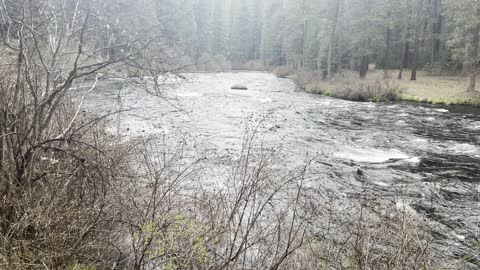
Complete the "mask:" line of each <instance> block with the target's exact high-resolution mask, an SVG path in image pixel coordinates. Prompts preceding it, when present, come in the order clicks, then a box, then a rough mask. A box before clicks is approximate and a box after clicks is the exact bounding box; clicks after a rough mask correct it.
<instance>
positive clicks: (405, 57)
mask: <svg viewBox="0 0 480 270" xmlns="http://www.w3.org/2000/svg"><path fill="white" fill-rule="evenodd" d="M407 31H408V29H407ZM408 39H409V35H408V33H407V34H406V38H405V43H404V45H403V50H402V58H401V59H400V72H399V73H398V79H399V80H401V79H403V69H404V68H408V55H409V51H410V42H409V40H408Z"/></svg>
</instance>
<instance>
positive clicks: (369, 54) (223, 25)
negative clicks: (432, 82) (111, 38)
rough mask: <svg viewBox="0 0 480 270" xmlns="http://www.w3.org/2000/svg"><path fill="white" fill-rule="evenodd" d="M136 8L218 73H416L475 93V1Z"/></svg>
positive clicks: (271, 0) (205, 3) (202, 1)
mask: <svg viewBox="0 0 480 270" xmlns="http://www.w3.org/2000/svg"><path fill="white" fill-rule="evenodd" d="M143 2H144V3H145V2H147V3H145V5H147V6H149V7H151V8H149V10H151V11H156V14H155V15H154V16H155V17H156V18H158V19H159V20H160V22H167V21H168V24H171V27H168V28H167V29H165V37H166V38H168V40H169V41H170V42H171V44H172V46H174V47H175V48H177V49H178V51H179V52H182V53H184V54H185V55H186V56H188V57H189V60H187V63H188V61H190V62H191V61H194V62H195V64H196V65H197V67H198V66H199V65H201V64H203V63H206V62H209V61H210V62H215V61H217V62H218V63H217V64H219V65H220V66H218V67H216V66H213V67H210V69H215V68H217V69H220V70H222V69H225V68H228V66H229V65H228V64H227V63H230V66H233V68H235V69H262V68H265V67H269V66H282V65H285V66H287V67H288V68H289V69H290V70H299V69H307V70H318V71H320V72H321V74H322V76H323V77H324V78H331V77H332V76H333V74H334V73H335V72H337V71H340V70H344V69H350V70H355V71H358V72H359V74H360V77H365V76H366V72H367V71H368V66H369V65H370V64H375V65H376V67H377V68H378V69H384V70H388V69H395V70H401V69H411V70H412V71H414V72H412V74H411V76H410V78H409V79H411V80H415V79H416V74H415V73H416V72H415V71H416V70H417V69H424V70H426V71H427V72H428V73H429V74H432V75H440V74H462V75H463V76H466V77H469V80H470V83H469V85H468V89H469V90H474V89H475V75H476V74H477V72H476V68H477V67H478V50H479V48H478V47H479V46H478V44H479V32H480V8H479V4H478V1H475V0H462V1H453V0H452V1H450V0H388V1H376V0H368V1H363V0H362V1H360V0H358V1H357V0H326V1H310V0H301V1H288V0H282V1H281V0H264V1H255V0H251V1H248V0H246V1H228V0H227V1H223V0H217V1H214V0H199V1H193V0H185V1H152V3H148V1H143ZM168 10H178V13H177V14H174V15H172V14H170V13H168ZM166 11H167V12H166ZM164 24H165V23H164ZM168 24H166V25H168ZM170 28H171V29H170ZM173 29H174V30H173ZM212 64H213V63H212ZM392 76H393V74H392ZM397 76H400V77H401V74H398V73H397V74H395V77H397Z"/></svg>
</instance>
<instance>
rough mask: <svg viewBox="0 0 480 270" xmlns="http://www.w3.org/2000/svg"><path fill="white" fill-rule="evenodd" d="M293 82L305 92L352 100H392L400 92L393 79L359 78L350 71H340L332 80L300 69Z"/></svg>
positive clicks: (398, 85) (397, 84)
mask: <svg viewBox="0 0 480 270" xmlns="http://www.w3.org/2000/svg"><path fill="white" fill-rule="evenodd" d="M295 83H296V84H297V85H298V86H299V87H300V88H302V89H304V90H305V91H307V92H311V93H318V94H324V95H329V96H333V97H337V98H342V99H348V100H354V101H394V100H397V99H398V97H399V95H400V94H401V93H402V89H401V87H400V84H399V83H398V82H396V81H394V80H389V79H375V80H361V79H357V78H356V75H355V74H354V73H353V72H351V71H343V72H340V73H338V74H336V75H335V78H333V79H332V80H325V79H324V78H323V77H322V75H321V74H319V73H318V72H316V71H302V72H298V73H297V74H296V76H295Z"/></svg>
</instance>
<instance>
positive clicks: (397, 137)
mask: <svg viewBox="0 0 480 270" xmlns="http://www.w3.org/2000/svg"><path fill="white" fill-rule="evenodd" d="M185 76H186V78H187V80H186V81H185V82H182V83H181V84H180V85H178V87H175V88H171V89H167V90H166V92H165V93H166V97H167V98H168V100H169V102H166V101H165V100H162V99H159V98H155V97H152V96H149V95H146V94H144V93H141V92H137V91H132V90H130V89H127V88H122V84H121V81H105V82H103V83H102V84H101V85H100V86H99V88H98V90H96V92H94V93H92V94H90V95H89V97H88V99H89V102H87V103H88V104H93V107H91V108H87V109H89V110H94V111H112V110H115V108H118V97H121V98H122V101H123V102H122V109H129V108H131V109H132V108H133V110H129V111H126V112H124V113H122V114H121V115H120V120H121V124H120V126H119V127H118V129H119V130H121V131H122V132H126V131H128V132H130V133H131V134H168V135H169V136H175V134H182V135H183V134H188V137H187V140H190V141H191V142H192V144H193V143H195V144H196V147H197V148H199V149H203V151H205V152H207V153H214V154H215V156H216V157H219V158H220V157H221V158H223V159H228V158H232V157H233V156H234V155H235V152H236V151H238V150H239V149H240V148H241V145H242V139H243V136H244V131H245V127H246V126H247V125H250V126H253V125H256V123H257V122H258V121H260V120H263V123H262V124H261V125H260V134H261V135H260V136H259V137H260V139H261V140H263V144H264V145H265V146H281V149H282V150H281V153H282V157H283V158H284V160H285V163H286V164H288V165H289V166H292V167H295V166H299V165H301V164H302V163H303V162H305V160H307V159H309V158H312V157H314V156H317V157H316V158H315V160H316V162H315V163H314V164H312V168H311V169H310V170H309V173H308V175H307V177H308V187H309V188H310V189H312V190H315V192H314V193H315V194H316V196H318V198H315V200H317V201H318V202H321V201H322V200H327V199H331V198H332V197H334V198H337V199H339V200H346V201H348V200H354V199H356V198H358V197H359V195H360V194H362V193H364V192H365V191H368V192H372V193H373V194H376V196H379V197H380V198H385V199H392V200H394V201H395V202H396V203H397V204H398V205H402V207H406V208H407V209H408V210H409V211H410V212H412V213H414V214H415V215H420V216H422V217H424V218H427V219H428V220H430V221H431V222H432V224H434V226H433V227H434V232H435V239H436V245H437V247H438V248H439V249H442V248H445V252H448V253H449V255H451V256H454V257H455V256H457V257H461V256H463V255H465V254H468V252H469V250H468V245H469V243H471V242H472V241H473V239H472V237H473V234H474V233H477V235H478V230H479V223H480V111H479V110H476V109H465V108H461V107H456V108H447V107H436V106H431V105H413V104H408V103H357V102H350V101H344V100H339V99H333V98H329V97H325V96H319V95H313V94H308V93H304V92H301V91H298V90H297V89H296V87H295V85H294V83H293V82H292V81H290V80H287V79H278V78H276V77H275V76H274V75H271V74H269V73H262V72H238V73H200V74H186V75H185ZM234 84H242V85H245V86H247V87H248V88H249V89H248V90H232V89H230V87H231V86H232V85H234ZM87 103H86V104H87ZM169 103H171V104H169ZM179 136H180V135H179ZM210 162H212V163H215V161H210ZM447 249H448V251H447ZM476 263H478V262H476Z"/></svg>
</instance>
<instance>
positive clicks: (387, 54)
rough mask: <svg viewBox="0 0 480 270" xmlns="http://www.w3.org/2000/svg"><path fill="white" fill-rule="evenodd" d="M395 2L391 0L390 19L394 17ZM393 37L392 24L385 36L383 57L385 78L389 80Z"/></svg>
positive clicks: (388, 26)
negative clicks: (389, 61) (391, 40)
mask: <svg viewBox="0 0 480 270" xmlns="http://www.w3.org/2000/svg"><path fill="white" fill-rule="evenodd" d="M392 8H393V1H392V0H390V7H389V9H388V14H387V15H388V18H391V17H392ZM391 35H392V29H391V28H390V24H388V25H387V34H386V35H385V54H384V56H383V78H384V79H386V78H388V58H390V39H391Z"/></svg>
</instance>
